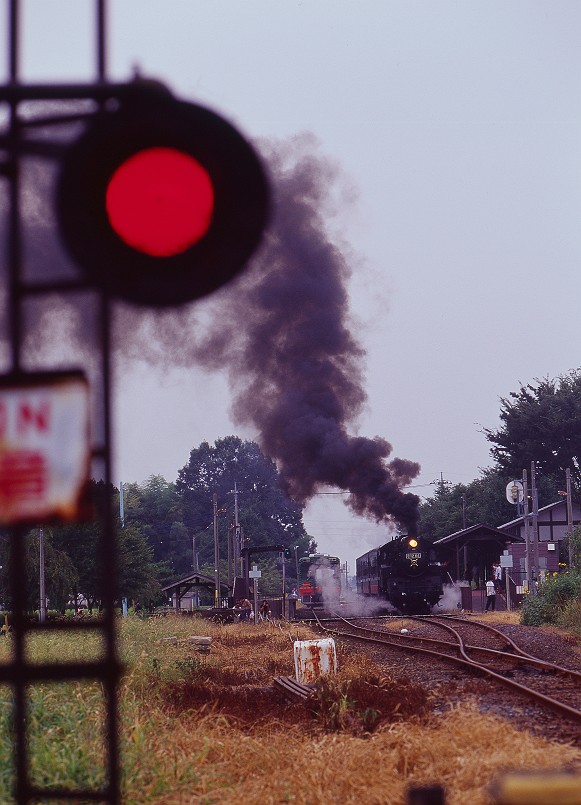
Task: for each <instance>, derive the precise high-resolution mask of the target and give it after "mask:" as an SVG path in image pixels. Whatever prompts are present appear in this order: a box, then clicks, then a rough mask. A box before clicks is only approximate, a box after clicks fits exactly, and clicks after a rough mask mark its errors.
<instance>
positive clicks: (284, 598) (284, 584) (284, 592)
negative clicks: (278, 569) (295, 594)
mask: <svg viewBox="0 0 581 805" xmlns="http://www.w3.org/2000/svg"><path fill="white" fill-rule="evenodd" d="M281 558H282V617H283V619H284V618H286V559H285V558H284V553H282V554H281Z"/></svg>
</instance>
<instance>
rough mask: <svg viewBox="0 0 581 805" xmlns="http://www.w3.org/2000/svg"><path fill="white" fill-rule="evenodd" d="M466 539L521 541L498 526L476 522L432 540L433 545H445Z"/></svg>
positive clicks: (521, 540) (471, 540)
mask: <svg viewBox="0 0 581 805" xmlns="http://www.w3.org/2000/svg"><path fill="white" fill-rule="evenodd" d="M462 539H466V540H467V541H469V542H478V541H483V540H487V539H497V540H501V541H502V542H523V541H524V540H523V538H522V537H516V536H514V534H508V533H507V532H506V531H502V530H501V529H500V528H494V527H493V526H491V525H485V524H484V523H478V524H477V525H472V526H469V527H468V528H462V529H461V530H460V531H455V532H454V533H453V534H448V536H447V537H441V538H440V539H437V540H436V541H435V542H434V545H446V544H447V543H449V542H456V541H457V540H462Z"/></svg>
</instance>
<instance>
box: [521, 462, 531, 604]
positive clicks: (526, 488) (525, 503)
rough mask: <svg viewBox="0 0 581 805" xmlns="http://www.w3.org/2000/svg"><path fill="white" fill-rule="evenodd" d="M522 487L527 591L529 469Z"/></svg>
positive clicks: (523, 473) (528, 565) (529, 548)
mask: <svg viewBox="0 0 581 805" xmlns="http://www.w3.org/2000/svg"><path fill="white" fill-rule="evenodd" d="M522 487H523V522H524V526H525V580H526V586H527V592H528V591H529V590H530V578H531V540H530V534H529V484H528V480H527V471H526V470H523V471H522Z"/></svg>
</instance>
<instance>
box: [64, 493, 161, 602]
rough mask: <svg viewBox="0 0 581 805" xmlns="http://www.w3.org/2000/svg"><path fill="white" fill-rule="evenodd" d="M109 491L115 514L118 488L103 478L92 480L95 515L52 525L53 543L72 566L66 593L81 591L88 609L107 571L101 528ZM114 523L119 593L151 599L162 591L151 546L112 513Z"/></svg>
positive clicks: (98, 595) (98, 597) (98, 598)
mask: <svg viewBox="0 0 581 805" xmlns="http://www.w3.org/2000/svg"><path fill="white" fill-rule="evenodd" d="M108 494H111V496H112V505H113V510H114V513H115V514H116V513H117V512H118V511H119V493H118V491H117V490H116V489H115V488H114V487H111V488H110V489H109V490H107V487H106V485H105V483H104V482H103V481H98V482H97V481H92V482H91V498H92V501H93V505H94V509H95V519H94V520H92V521H90V522H86V523H71V524H70V525H66V526H60V527H58V528H53V529H51V538H52V540H53V542H54V545H55V547H57V548H58V549H59V550H60V551H61V552H62V553H63V554H65V555H66V556H67V557H68V558H69V560H70V562H71V563H72V566H73V567H74V570H75V574H74V576H73V577H72V579H71V585H70V588H69V592H68V595H69V596H74V597H75V598H76V597H77V596H78V595H79V594H81V595H84V596H85V597H86V599H87V603H88V605H89V608H90V609H93V608H94V607H95V606H98V605H99V603H100V601H101V597H102V590H103V578H104V574H105V573H107V572H108V568H107V567H106V566H105V562H104V558H103V555H102V531H101V523H102V522H104V517H105V513H106V508H105V507H106V499H107V495H108ZM114 527H115V528H116V529H117V540H118V560H119V580H120V587H119V589H120V594H121V595H123V596H127V597H129V598H132V599H137V600H139V601H140V602H142V603H150V601H152V600H154V599H156V598H157V597H158V596H159V594H160V592H161V587H160V585H159V582H158V576H159V572H158V568H157V567H156V565H155V563H154V561H153V554H154V550H153V547H152V546H150V545H149V543H148V540H147V538H146V536H145V535H144V534H143V533H142V531H141V530H140V529H139V527H138V526H136V525H132V526H128V527H127V528H124V529H123V528H121V524H120V521H119V518H118V517H117V516H115V518H114Z"/></svg>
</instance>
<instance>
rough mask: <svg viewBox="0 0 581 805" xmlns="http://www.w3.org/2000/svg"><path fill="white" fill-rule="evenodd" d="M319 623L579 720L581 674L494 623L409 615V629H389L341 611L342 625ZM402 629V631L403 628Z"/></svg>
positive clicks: (331, 630) (333, 631)
mask: <svg viewBox="0 0 581 805" xmlns="http://www.w3.org/2000/svg"><path fill="white" fill-rule="evenodd" d="M316 620H317V622H318V628H319V629H322V630H323V631H325V632H327V633H329V634H333V635H336V636H338V637H343V638H350V639H355V640H360V641H365V642H367V643H374V644H379V645H385V646H389V647H390V648H395V649H397V650H401V651H406V652H412V653H417V654H422V655H424V656H426V655H427V656H428V657H434V658H435V659H438V660H442V661H444V662H449V663H454V664H455V665H456V666H459V667H461V668H462V669H463V670H465V671H468V672H471V673H475V674H478V675H481V676H486V677H487V678H489V679H491V680H493V681H494V682H496V683H498V684H501V685H504V686H506V687H509V688H511V689H512V690H513V691H515V692H517V693H519V694H521V695H522V696H525V697H527V698H528V699H529V700H530V699H532V700H534V701H535V702H536V703H538V704H541V705H543V706H544V707H548V708H551V709H552V710H553V711H555V712H558V713H559V714H560V715H562V716H565V717H566V718H568V719H570V720H573V721H575V722H577V723H581V709H580V707H581V673H580V672H579V671H576V670H572V669H570V668H565V667H563V666H560V665H557V664H556V663H552V662H547V661H546V660H543V659H541V658H539V657H534V656H532V655H531V654H529V653H528V652H526V651H525V650H524V649H522V648H521V647H519V646H518V645H517V643H515V641H513V640H512V639H511V638H509V637H508V636H507V635H505V634H503V633H502V632H501V631H499V630H498V629H495V628H494V627H492V626H489V625H487V624H484V623H481V622H479V621H473V620H468V619H466V618H461V617H459V616H441V615H438V616H405V618H398V619H397V621H398V622H399V624H403V623H405V624H406V626H407V628H404V629H403V630H401V629H400V630H399V631H394V630H393V629H389V623H390V621H391V623H393V622H394V620H395V619H393V618H391V619H390V618H385V619H383V620H382V621H380V623H383V624H384V625H380V623H377V622H375V623H374V624H373V626H370V625H367V624H365V619H361V620H362V621H363V625H362V624H361V623H360V622H357V623H356V622H355V620H359V619H347V618H345V617H342V616H337V618H336V621H335V622H336V623H338V624H340V626H335V627H333V628H331V626H330V621H328V622H327V624H324V623H323V622H322V621H320V620H319V619H318V618H316ZM402 631H403V633H402Z"/></svg>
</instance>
